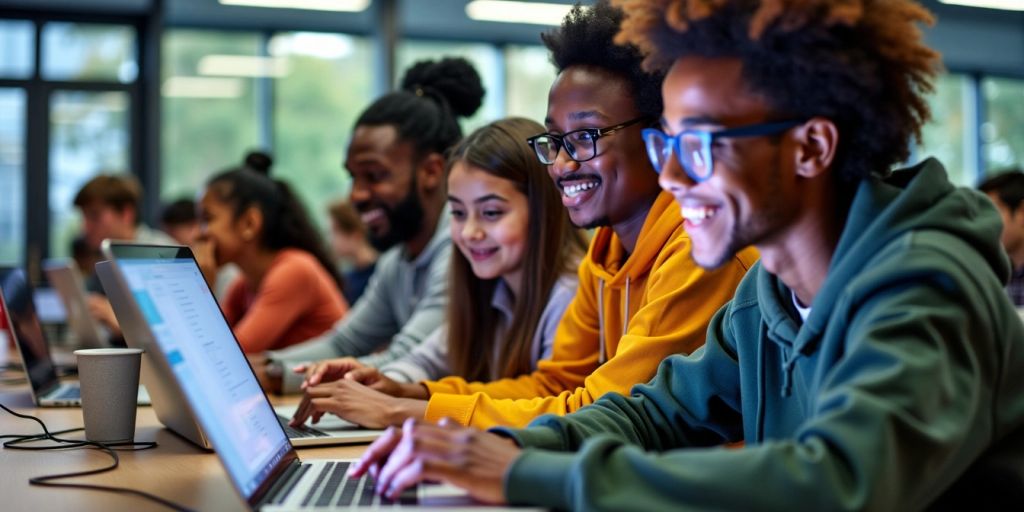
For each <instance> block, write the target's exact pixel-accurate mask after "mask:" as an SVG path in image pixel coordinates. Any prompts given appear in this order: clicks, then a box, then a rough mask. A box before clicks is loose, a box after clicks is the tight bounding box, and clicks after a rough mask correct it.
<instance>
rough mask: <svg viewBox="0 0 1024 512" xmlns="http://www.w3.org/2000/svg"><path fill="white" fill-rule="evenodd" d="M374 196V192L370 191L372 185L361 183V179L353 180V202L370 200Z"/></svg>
mask: <svg viewBox="0 0 1024 512" xmlns="http://www.w3.org/2000/svg"><path fill="white" fill-rule="evenodd" d="M372 196H373V194H372V193H371V192H370V187H368V186H366V184H364V183H361V180H352V192H351V193H349V201H351V202H352V204H359V203H362V202H366V201H369V200H370V197H372Z"/></svg>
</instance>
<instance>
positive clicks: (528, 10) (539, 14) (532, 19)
mask: <svg viewBox="0 0 1024 512" xmlns="http://www.w3.org/2000/svg"><path fill="white" fill-rule="evenodd" d="M570 9H572V5H568V4H547V3H540V2H513V1H509V0H473V1H472V2H470V3H468V4H466V16H469V17H470V19H474V20H478V21H498V22H502V23H531V24H534V25H561V24H562V19H563V18H565V15H566V14H568V13H569V10H570Z"/></svg>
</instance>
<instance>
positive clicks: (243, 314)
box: [195, 166, 348, 353]
mask: <svg viewBox="0 0 1024 512" xmlns="http://www.w3.org/2000/svg"><path fill="white" fill-rule="evenodd" d="M199 205H200V212H201V213H200V218H201V221H202V222H201V230H200V233H201V234H200V240H199V243H197V244H196V249H195V253H196V258H197V260H199V262H200V268H202V269H203V273H204V275H205V277H206V280H207V282H208V283H211V284H212V283H213V282H214V279H215V277H216V270H217V269H218V268H220V267H221V266H223V265H225V264H227V263H234V264H235V265H237V266H238V269H239V273H240V275H239V276H238V277H237V278H235V280H234V282H233V283H231V286H230V287H229V288H228V292H227V295H226V297H224V300H222V301H221V309H222V310H223V311H224V316H225V317H226V318H227V321H228V323H229V324H230V325H231V328H232V329H233V330H234V333H235V336H236V337H237V338H238V341H239V343H240V344H241V345H242V348H243V349H244V350H245V351H246V352H247V353H255V352H262V351H265V350H270V349H276V348H284V347H287V346H289V345H292V344H295V343H298V342H300V341H303V340H306V339H309V338H310V337H313V336H317V335H319V334H322V333H323V332H324V331H326V330H328V329H330V328H331V326H333V325H334V323H335V322H337V321H338V320H340V319H341V318H342V317H343V316H344V315H345V312H346V311H347V310H348V303H346V302H345V299H344V297H342V295H341V290H342V280H341V276H340V275H339V274H338V271H337V269H336V268H335V266H334V263H333V261H332V260H331V257H330V256H329V254H328V252H327V249H326V248H324V245H323V242H322V239H321V237H320V234H319V233H318V232H317V230H316V229H315V228H314V227H313V224H312V223H311V222H310V220H309V216H308V215H307V213H306V209H305V207H303V205H302V203H301V202H300V201H299V200H298V198H297V197H296V196H295V194H294V193H292V190H291V188H290V187H289V186H288V185H287V184H286V183H284V182H283V181H279V180H274V179H271V178H269V177H267V176H266V175H265V174H261V173H258V172H253V171H252V170H251V169H250V168H248V167H246V166H243V167H239V168H235V169H230V170H227V171H225V172H222V173H220V174H218V175H216V176H214V177H213V178H212V179H210V181H209V182H208V183H207V185H206V190H205V192H204V193H203V196H202V199H201V200H200V201H199Z"/></svg>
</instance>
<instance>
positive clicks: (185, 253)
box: [96, 242, 382, 449]
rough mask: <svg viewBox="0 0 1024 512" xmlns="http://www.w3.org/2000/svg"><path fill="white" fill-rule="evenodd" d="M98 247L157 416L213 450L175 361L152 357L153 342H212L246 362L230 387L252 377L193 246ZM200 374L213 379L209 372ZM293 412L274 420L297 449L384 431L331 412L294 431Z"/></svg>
mask: <svg viewBox="0 0 1024 512" xmlns="http://www.w3.org/2000/svg"><path fill="white" fill-rule="evenodd" d="M102 250H103V253H104V255H105V256H106V257H107V258H109V261H107V262H100V263H98V264H97V265H96V274H97V276H99V278H100V283H101V284H102V285H103V289H104V291H105V292H106V294H107V298H108V299H110V305H111V306H113V308H114V314H115V316H117V321H118V323H119V324H120V325H121V330H122V331H123V332H124V336H125V341H126V342H127V343H128V345H129V346H131V347H136V348H141V349H143V350H145V351H146V356H144V357H143V358H142V359H143V373H142V377H143V383H145V384H146V386H147V388H149V389H150V392H151V393H152V396H153V404H154V409H155V411H156V414H157V418H158V419H159V420H160V422H161V423H163V424H164V426H166V427H167V428H169V429H171V430H172V431H174V432H176V433H178V434H179V435H181V436H182V437H185V438H186V439H188V440H190V441H192V442H193V443H195V444H197V445H199V446H201V447H203V448H207V449H209V448H212V446H211V445H210V442H209V436H208V435H207V434H208V433H206V432H204V429H203V428H202V427H201V423H200V422H199V421H198V418H195V417H194V416H193V415H192V414H191V413H190V408H189V407H187V404H188V400H187V397H186V396H184V395H183V394H182V393H181V392H180V390H179V388H178V386H176V385H175V384H174V364H173V363H174V361H173V360H163V359H161V358H159V357H156V355H157V354H158V353H159V351H158V350H156V349H155V347H156V346H157V345H159V344H161V343H164V342H165V340H173V343H175V344H176V345H175V346H177V345H178V344H180V345H181V346H184V347H190V348H195V350H205V349H206V348H209V350H214V348H213V347H216V350H217V351H218V354H220V355H221V356H223V357H229V356H228V355H227V354H222V353H229V352H230V353H231V354H230V358H231V359H230V360H231V361H235V360H236V359H237V360H240V361H241V364H243V365H244V366H245V368H244V372H243V371H242V370H241V369H239V368H235V369H234V370H233V371H234V372H235V378H236V379H237V382H235V384H233V385H241V382H242V381H243V377H244V376H243V375H241V374H245V375H246V376H248V377H251V378H253V379H255V377H254V376H253V375H252V371H251V369H250V368H249V365H248V360H247V359H246V357H245V355H244V353H243V352H242V348H241V346H240V345H239V344H238V341H237V340H236V339H235V336H234V334H233V333H232V332H231V327H229V326H228V323H227V320H225V319H224V315H223V313H222V312H221V309H220V307H219V306H218V305H217V300H216V298H214V295H213V293H212V292H211V291H210V288H209V286H208V285H207V284H206V280H205V279H204V278H203V274H202V272H201V271H200V270H199V265H198V264H197V263H196V261H195V258H194V257H193V255H192V251H191V250H190V249H189V248H188V247H185V246H157V245H138V244H121V243H107V242H104V244H103V248H102ZM179 353H181V352H179ZM203 378H204V379H212V378H213V375H206V376H204V377H203ZM254 381H255V380H254ZM257 387H258V386H257ZM294 411H295V407H294V406H291V407H288V406H283V407H282V410H280V411H278V412H277V414H276V417H277V421H278V423H280V424H281V428H283V429H285V430H286V431H287V433H288V437H289V439H291V441H292V443H293V444H294V445H295V446H321V445H329V444H354V443H368V442H370V441H373V440H374V439H376V438H377V437H379V436H380V434H381V432H382V431H381V430H370V429H364V428H362V427H359V426H358V425H355V424H353V423H349V422H347V421H344V420H342V419H341V418H338V417H335V416H332V417H329V418H325V420H326V421H324V420H322V421H321V422H319V423H318V424H317V426H316V427H314V426H312V424H310V423H307V424H306V425H303V426H300V427H298V428H294V427H291V426H289V425H288V423H289V421H290V420H291V417H292V414H294Z"/></svg>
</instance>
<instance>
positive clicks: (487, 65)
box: [395, 40, 546, 133]
mask: <svg viewBox="0 0 1024 512" xmlns="http://www.w3.org/2000/svg"><path fill="white" fill-rule="evenodd" d="M396 54H397V55H396V57H395V61H396V64H395V80H399V81H400V80H401V79H402V76H403V75H404V74H405V71H406V70H407V69H409V67H410V66H412V65H413V64H415V63H416V62H419V61H421V60H426V59H430V60H438V59H440V58H442V57H463V58H465V59H466V60H468V61H469V62H471V63H472V64H473V67H475V68H476V71H477V73H479V74H480V79H481V80H482V81H483V84H484V90H485V91H486V94H485V95H484V103H483V105H481V106H480V109H479V110H477V111H476V114H475V115H473V116H472V117H469V118H467V119H463V121H462V131H463V132H464V133H469V132H470V131H472V130H474V129H476V128H479V127H481V126H483V125H485V124H487V123H489V122H491V121H495V120H497V119H501V118H502V117H505V105H504V101H503V99H504V97H505V87H504V80H502V78H501V75H502V69H501V53H500V51H499V50H498V49H497V48H496V47H495V46H493V45H490V44H485V43H454V42H444V41H418V40H405V41H402V42H401V43H399V45H398V49H397V50H396ZM396 85H397V83H396ZM545 90H546V89H545Z"/></svg>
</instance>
